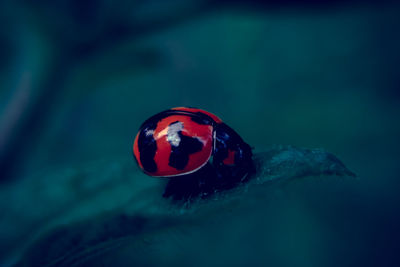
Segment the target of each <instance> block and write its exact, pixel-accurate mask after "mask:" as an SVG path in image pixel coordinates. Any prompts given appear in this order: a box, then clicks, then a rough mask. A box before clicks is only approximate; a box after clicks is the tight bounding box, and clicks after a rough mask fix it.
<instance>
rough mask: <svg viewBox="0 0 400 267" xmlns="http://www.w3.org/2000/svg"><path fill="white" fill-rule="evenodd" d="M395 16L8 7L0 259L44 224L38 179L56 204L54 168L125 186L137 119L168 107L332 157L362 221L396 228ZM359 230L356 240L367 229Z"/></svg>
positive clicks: (204, 6)
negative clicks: (199, 111) (367, 213)
mask: <svg viewBox="0 0 400 267" xmlns="http://www.w3.org/2000/svg"><path fill="white" fill-rule="evenodd" d="M399 10H400V9H399V4H397V3H395V2H390V1H385V2H380V3H375V2H372V1H367V2H364V1H351V2H346V1H328V2H326V3H323V4H322V3H318V2H314V1H305V2H296V1H284V2H280V3H279V2H275V1H273V2H272V3H271V2H270V3H266V2H260V1H243V2H242V1H232V2H229V1H217V2H214V1H200V0H198V1H172V0H170V1H155V0H154V1H121V2H118V4H117V3H115V2H113V1H107V0H103V1H98V2H96V1H89V0H86V1H3V2H2V3H1V4H0V19H1V21H2V23H1V27H0V59H1V60H0V89H1V90H0V117H1V121H0V127H1V128H0V129H1V136H0V157H1V162H0V163H1V173H0V175H1V176H0V177H1V179H0V180H1V185H0V187H1V192H2V193H3V194H2V195H1V198H2V199H1V202H2V204H1V205H2V207H3V210H5V211H6V212H3V214H2V218H1V220H2V221H3V223H2V229H0V231H2V232H3V234H2V235H3V241H1V240H0V243H1V244H0V245H1V246H0V256H1V258H2V259H4V261H5V262H10V261H11V260H6V259H7V257H6V255H7V254H9V251H10V249H9V248H7V247H12V249H11V251H13V253H15V251H17V250H18V249H17V248H18V244H21V242H24V241H23V238H21V235H22V233H24V234H25V233H28V232H29V233H34V232H35V231H37V229H39V228H40V227H41V223H38V224H31V223H30V221H29V218H35V220H36V218H47V217H46V214H45V213H46V210H45V209H43V210H42V209H38V208H37V207H35V206H34V207H29V208H28V206H27V205H28V204H26V203H29V202H31V200H32V199H34V198H36V195H35V192H38V190H39V191H40V187H41V186H40V185H38V183H35V182H34V181H35V179H38V178H37V177H41V180H40V181H41V182H42V183H45V184H46V179H47V180H49V181H51V182H49V183H48V184H51V185H52V186H53V185H54V196H55V199H57V196H59V195H60V194H61V195H62V194H63V192H64V191H63V188H57V186H56V185H57V183H56V181H57V174H60V173H65V172H67V171H73V172H74V171H75V172H78V173H79V172H80V170H81V169H82V168H86V167H87V166H91V167H90V168H91V170H92V174H93V173H94V174H93V176H96V175H98V176H99V177H101V176H102V175H103V174H104V172H103V171H100V170H104V169H102V168H100V166H102V167H104V166H111V165H112V164H114V163H118V162H124V164H127V165H126V166H129V167H128V168H130V169H129V170H132V176H130V172H126V173H124V174H123V176H124V177H125V178H124V179H127V180H129V179H135V178H138V177H140V179H139V180H137V181H136V182H135V183H139V184H140V183H141V181H144V180H145V179H147V178H146V177H145V176H142V175H140V176H135V175H139V174H137V169H136V166H135V163H134V161H133V159H132V144H133V138H134V136H135V135H136V132H137V130H138V127H139V126H140V124H141V123H142V122H143V121H144V120H145V119H146V118H148V117H149V116H151V115H153V114H155V113H157V112H159V111H162V110H164V109H168V108H170V107H175V106H195V107H199V108H203V109H205V110H208V111H210V112H213V113H215V114H217V115H218V116H220V117H221V118H222V119H223V120H224V121H225V122H226V123H227V124H228V125H230V126H231V127H232V128H234V129H235V130H236V131H237V132H238V133H239V134H240V135H241V136H242V137H243V138H244V139H245V140H246V141H247V142H248V143H249V144H251V145H252V146H253V147H255V148H256V149H257V150H259V151H262V150H265V149H267V148H268V147H269V146H270V145H273V144H290V145H297V146H301V147H310V148H314V147H321V148H324V149H326V150H327V151H330V152H332V153H334V154H336V155H337V156H338V157H339V158H340V159H342V160H343V161H344V162H345V163H346V165H347V166H348V167H349V168H350V169H351V170H352V171H354V172H355V173H357V174H358V177H359V179H361V182H360V187H359V188H361V189H357V190H356V191H357V192H358V190H361V191H362V192H363V193H362V194H361V195H362V197H361V199H362V201H360V202H361V203H364V204H365V208H368V207H371V206H370V205H371V203H374V205H376V207H375V206H374V207H373V208H372V210H371V212H372V213H373V212H375V211H377V210H381V211H382V209H383V210H384V211H385V212H384V214H385V216H383V215H380V216H383V217H384V218H387V220H388V222H397V221H398V218H397V210H398V209H397V207H396V206H397V204H396V203H398V200H399V198H398V188H399V174H400V165H399V160H400V156H399V153H398V151H399V149H400V142H399V136H400V123H399V115H400V105H399V104H400V91H399V89H400V87H399V82H400V75H399V60H400V52H399V47H400V35H399V26H400V17H399ZM96 169H98V170H99V171H98V172H99V173H98V174H96ZM109 170H111V172H112V167H110V168H109ZM44 177H45V178H44ZM82 177H85V175H82ZM118 181H120V180H118ZM123 181H125V180H123ZM78 183H79V182H78ZM127 183H129V182H127ZM143 183H145V182H143ZM332 183H333V185H332V186H335V183H334V182H332ZM28 184H29V187H26V186H27V185H28ZM35 186H37V188H36V187H35ZM21 187H26V188H23V189H21ZM38 188H39V189H38ZM57 190H58V191H57ZM99 190H100V191H101V189H99ZM124 190H126V189H124ZM338 191H339V192H338V195H337V198H338V199H340V195H341V194H340V191H341V190H338ZM6 192H7V193H6ZM21 192H24V193H23V194H22V193H21ZM135 192H136V191H135V190H133V192H132V194H133V195H134V194H136V193H135ZM350 195H352V194H350ZM115 197H117V198H118V191H117V193H116V195H115ZM66 198H68V197H66ZM50 199H51V198H50ZM69 199H70V201H72V202H73V203H74V204H75V205H78V206H79V203H80V202H79V201H80V199H79V198H75V197H74V196H70V197H69ZM333 199H334V197H333ZM103 200H104V201H105V202H107V197H106V196H105V197H104V198H103ZM113 201H115V200H113ZM99 203H103V202H99ZM43 205H45V203H43ZM101 205H103V204H101ZM101 205H100V204H99V206H96V205H93V206H91V208H90V210H91V211H96V210H98V209H99V208H100V206H101ZM260 208H261V207H257V206H256V207H254V212H255V213H257V211H259V209H260ZM26 209H30V210H32V209H33V210H35V209H37V212H36V213H34V212H33V213H32V214H30V213H29V212H26ZM295 211H296V212H299V213H300V214H301V216H300V217H302V216H306V217H307V216H317V218H318V214H319V213H318V212H316V213H313V212H311V215H310V214H309V213H307V214H306V215H304V214H303V213H302V210H301V209H299V210H295ZM21 214H27V215H26V216H25V217H24V216H22V215H21ZM241 214H242V213H238V214H237V217H236V220H239V221H235V222H236V227H238V228H240V227H241V226H240V217H241ZM315 214H317V215H315ZM21 216H22V217H23V218H25V219H26V218H28V219H26V223H25V224H24V220H25V219H24V220H22V222H21ZM337 216H338V217H341V218H344V216H346V215H344V214H341V213H340V212H339V213H338V214H337ZM294 218H297V219H298V218H299V217H296V216H294ZM302 218H303V217H302ZM307 218H308V217H307ZM79 220H80V217H79V216H77V217H76V221H79ZM45 221H46V220H45V219H43V220H37V222H45ZM295 221H296V219H295ZM16 222H18V227H15V229H14V228H13V227H11V226H12V225H13V224H14V223H16ZM35 222H36V221H35ZM286 222H287V223H288V225H289V226H290V225H291V223H294V222H293V221H291V223H290V222H289V221H286ZM393 224H394V223H393ZM7 227H9V228H7ZM307 227H308V226H307ZM310 227H311V226H310ZM351 227H354V225H352V226H351ZM351 227H350V226H349V228H350V229H352V228H351ZM368 227H370V229H371V230H365V231H363V232H362V234H360V236H364V235H365V234H366V233H375V232H374V231H375V230H376V227H378V226H377V225H373V224H371V225H368V223H367V228H366V229H369V228H368ZM379 227H381V225H379ZM232 228H233V230H232V231H235V230H234V229H235V227H232ZM289 228H290V227H289ZM10 229H12V230H10ZM310 231H311V232H312V230H310ZM321 231H323V232H325V231H326V232H329V229H325V228H324V230H321ZM349 231H351V230H349ZM388 231H389V230H388ZM390 231H391V232H387V233H386V232H385V233H386V234H387V235H388V238H389V240H386V239H385V240H386V244H387V245H388V247H389V248H393V247H392V246H391V244H392V241H393V243H394V240H395V239H394V237H393V239H392V238H391V237H392V236H396V237H397V234H398V232H397V228H396V229H395V230H393V232H392V229H390ZM295 232H296V231H295ZM333 232H334V231H333ZM6 233H7V235H6ZM296 233H297V232H296ZM376 235H377V236H382V235H383V234H382V235H380V234H378V233H376ZM384 236H386V235H384ZM356 237H357V236H356ZM266 238H268V237H266ZM275 238H277V239H279V237H275ZM355 239H357V238H355ZM189 240H190V239H189ZM296 240H302V239H301V237H299V239H296ZM345 241H346V240H345V238H344V239H343V240H340V241H338V243H337V244H336V243H335V246H333V247H336V246H337V245H338V244H339V243H341V244H343V243H346V242H345ZM196 242H197V241H196V237H194V239H193V243H196ZM282 242H283V241H282ZM382 242H385V241H382ZM188 243H189V244H190V243H191V242H190V241H188ZM299 243H300V244H299V245H298V246H294V247H285V249H284V250H285V251H286V249H287V251H286V253H287V254H288V255H293V253H295V255H297V256H298V257H300V260H299V262H303V263H304V266H307V265H306V263H307V262H308V261H307V259H309V258H313V257H314V256H315V254H313V252H312V251H308V252H307V253H309V254H307V253H305V254H302V252H301V251H299V250H298V248H299V247H302V243H301V241H299ZM360 243H362V244H365V242H364V241H362V242H361V241H360ZM372 243H373V242H371V244H372ZM355 244H358V243H357V242H355ZM358 245H359V244H358ZM283 246H284V245H283ZM367 247H368V248H369V249H371V251H374V249H373V248H372V247H370V246H367ZM7 249H8V250H7ZM231 249H232V248H231ZM233 251H234V249H233ZM377 251H378V252H377V253H378V254H379V250H377ZM385 251H390V249H389V250H385ZM354 253H355V254H356V255H359V256H360V258H362V257H363V256H365V257H366V255H368V251H367V250H365V249H363V248H361V249H360V250H359V251H356V252H354ZM17 254H18V253H17ZM333 254H334V253H333ZM225 256H227V255H225ZM215 257H216V258H218V255H216V256H215ZM302 257H305V258H306V259H304V258H302ZM1 258H0V259H1ZM313 259H315V257H314V258H313ZM385 259H387V260H388V262H387V263H388V265H385V266H390V263H392V261H391V259H392V258H391V257H389V256H388V257H385ZM323 260H324V259H323ZM323 260H322V262H324V261H323ZM0 262H1V261H0ZM266 262H268V260H266ZM316 262H317V263H318V262H319V261H318V260H316ZM316 265H318V264H316ZM288 266H293V265H291V264H290V263H288ZM393 266H394V265H393Z"/></svg>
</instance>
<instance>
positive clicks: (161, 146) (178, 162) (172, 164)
mask: <svg viewBox="0 0 400 267" xmlns="http://www.w3.org/2000/svg"><path fill="white" fill-rule="evenodd" d="M133 153H134V157H135V159H136V161H137V163H138V165H139V167H140V168H141V169H142V170H143V171H144V172H145V173H146V174H148V175H150V176H157V177H170V178H171V180H170V183H169V184H168V185H167V188H166V191H165V192H164V196H165V197H168V196H171V195H175V198H182V197H185V196H194V195H198V194H203V195H207V194H209V193H212V192H213V191H215V190H219V189H226V188H230V187H232V186H234V185H235V184H237V183H238V182H241V181H243V180H245V179H246V178H247V177H248V176H249V174H251V172H252V171H253V169H254V167H253V161H252V152H251V148H250V146H249V145H248V144H246V143H245V142H244V141H243V139H242V138H241V137H240V136H239V135H238V134H237V133H236V132H235V131H234V130H233V129H232V128H230V127H229V126H228V125H226V124H225V123H223V122H222V120H221V119H220V118H219V117H217V116H216V115H214V114H212V113H210V112H207V111H205V110H201V109H197V108H188V107H177V108H172V109H169V110H166V111H163V112H161V113H158V114H156V115H154V116H152V117H151V118H149V119H148V120H146V121H145V122H144V123H143V124H142V126H141V127H140V129H139V132H138V134H137V135H136V138H135V141H134V144H133Z"/></svg>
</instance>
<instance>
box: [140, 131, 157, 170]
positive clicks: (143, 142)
mask: <svg viewBox="0 0 400 267" xmlns="http://www.w3.org/2000/svg"><path fill="white" fill-rule="evenodd" d="M156 126H157V124H149V125H148V126H146V127H145V128H144V129H143V130H141V131H140V134H139V139H138V148H139V152H140V162H141V163H142V166H143V169H144V170H145V171H146V172H155V171H157V164H156V162H155V161H154V156H155V155H156V151H157V143H156V140H154V137H153V132H154V129H155V128H156Z"/></svg>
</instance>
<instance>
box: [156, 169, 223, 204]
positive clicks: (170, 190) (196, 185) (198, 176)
mask: <svg viewBox="0 0 400 267" xmlns="http://www.w3.org/2000/svg"><path fill="white" fill-rule="evenodd" d="M215 181H216V172H215V169H214V167H213V166H212V165H211V164H210V163H207V164H206V165H205V166H204V167H203V168H201V169H200V170H198V171H197V172H194V173H191V174H187V175H182V176H176V177H171V178H170V180H169V181H168V183H167V185H166V187H165V189H164V193H163V197H165V198H169V197H172V199H174V200H188V199H190V198H195V197H199V196H200V197H207V196H208V195H210V194H212V193H214V191H215Z"/></svg>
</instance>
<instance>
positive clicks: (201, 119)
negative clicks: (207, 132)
mask: <svg viewBox="0 0 400 267" xmlns="http://www.w3.org/2000/svg"><path fill="white" fill-rule="evenodd" d="M193 115H194V116H192V121H194V122H195V123H198V124H201V125H211V124H212V123H213V122H214V120H213V119H212V118H211V117H210V116H208V115H206V114H204V113H201V112H196V113H193Z"/></svg>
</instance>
